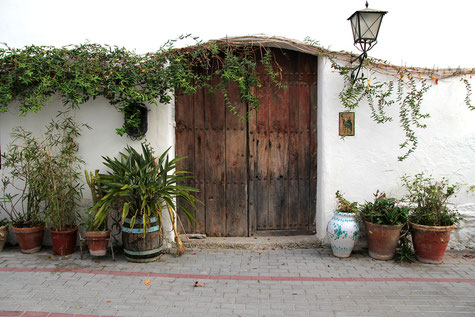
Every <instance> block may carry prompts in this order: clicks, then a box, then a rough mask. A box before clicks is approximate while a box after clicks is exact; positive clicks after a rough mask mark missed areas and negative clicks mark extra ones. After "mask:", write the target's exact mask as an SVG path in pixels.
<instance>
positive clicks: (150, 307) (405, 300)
mask: <svg viewBox="0 0 475 317" xmlns="http://www.w3.org/2000/svg"><path fill="white" fill-rule="evenodd" d="M148 281H150V284H149V285H146V284H148ZM196 281H198V282H199V283H200V284H201V286H200V287H195V283H196ZM40 312H45V313H40ZM60 313H61V314H60ZM66 314H68V315H66ZM80 314H82V315H80ZM85 315H87V316H90V315H95V316H100V315H102V316H105V315H113V316H139V317H140V316H144V317H145V316H235V317H237V316H241V317H246V316H272V317H276V316H475V260H474V259H472V258H468V257H463V256H462V254H458V253H449V254H448V255H447V256H446V260H445V262H444V263H443V264H441V265H429V264H422V263H413V264H408V265H401V264H397V263H394V262H392V261H391V262H383V261H376V260H372V259H371V258H369V257H368V256H367V255H365V254H364V253H363V252H361V253H356V254H353V255H352V256H351V257H350V258H348V259H338V258H335V257H333V256H332V255H331V251H330V250H329V249H323V248H322V249H297V250H260V251H259V250H257V251H256V250H253V251H248V250H226V249H222V250H195V251H190V250H189V251H188V252H187V253H185V255H183V256H182V257H179V258H174V257H173V256H172V255H168V254H167V255H163V256H162V257H161V259H160V260H159V261H157V262H154V263H148V264H137V263H129V262H127V261H126V260H125V259H124V258H123V257H122V256H118V257H117V259H116V261H112V260H111V259H110V257H106V258H99V259H95V258H90V257H88V256H87V257H85V258H84V260H81V259H80V257H79V252H76V253H75V254H73V255H72V256H70V257H67V258H65V257H58V256H54V255H52V252H51V250H45V251H41V252H40V253H37V254H33V255H26V254H21V253H20V252H19V250H18V249H7V250H5V251H4V252H0V316H22V317H28V316H30V317H31V316H49V317H66V316H71V317H72V316H85Z"/></svg>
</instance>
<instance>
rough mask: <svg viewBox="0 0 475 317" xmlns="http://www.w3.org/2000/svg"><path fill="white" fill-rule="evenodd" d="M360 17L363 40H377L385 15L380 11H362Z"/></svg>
mask: <svg viewBox="0 0 475 317" xmlns="http://www.w3.org/2000/svg"><path fill="white" fill-rule="evenodd" d="M360 17H361V19H360V26H361V29H360V32H361V34H360V38H361V39H362V40H367V41H368V40H369V41H375V40H376V38H377V36H378V31H379V27H380V26H381V20H382V18H383V15H382V14H381V13H379V12H378V13H376V12H361V13H360Z"/></svg>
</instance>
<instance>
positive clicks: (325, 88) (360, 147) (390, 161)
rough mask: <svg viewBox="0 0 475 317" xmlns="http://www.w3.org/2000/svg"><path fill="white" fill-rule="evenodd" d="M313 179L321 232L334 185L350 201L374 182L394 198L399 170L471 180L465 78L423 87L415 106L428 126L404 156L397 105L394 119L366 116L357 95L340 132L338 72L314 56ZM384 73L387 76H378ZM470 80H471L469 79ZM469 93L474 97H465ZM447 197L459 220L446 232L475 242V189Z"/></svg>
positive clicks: (472, 130)
mask: <svg viewBox="0 0 475 317" xmlns="http://www.w3.org/2000/svg"><path fill="white" fill-rule="evenodd" d="M318 76H319V77H318V83H319V85H318V98H319V99H318V108H319V109H318V118H317V122H318V174H317V175H318V180H317V217H316V219H317V235H318V237H319V238H321V239H324V238H325V230H326V224H327V222H328V221H329V220H330V218H331V217H332V215H333V210H334V208H335V205H336V202H335V192H336V191H337V190H340V191H342V192H343V193H344V194H345V197H346V198H347V199H348V200H351V201H358V202H360V203H363V202H364V201H365V200H371V199H372V197H373V196H372V194H373V193H374V192H375V191H376V190H377V189H379V190H382V191H385V192H386V193H388V194H390V195H392V196H395V197H397V198H400V197H401V196H402V195H403V194H404V190H403V188H402V186H401V185H402V183H401V181H400V177H401V176H402V175H404V174H408V175H414V174H416V173H418V172H421V171H423V172H425V173H426V174H432V175H433V176H434V177H435V178H441V177H444V176H445V177H447V178H449V180H450V181H452V182H460V183H468V184H472V185H473V184H475V111H470V110H469V109H468V108H467V106H466V105H465V103H464V98H465V86H464V84H463V83H462V82H460V78H453V79H446V80H440V81H439V84H438V85H437V86H436V85H435V84H434V87H432V88H431V89H430V90H429V91H428V92H427V94H426V95H425V98H424V101H423V104H422V110H423V112H428V113H430V115H431V117H430V118H429V119H427V120H426V122H427V125H428V126H427V128H426V129H419V130H417V132H416V133H417V135H418V138H419V146H418V149H417V150H416V151H415V152H414V153H413V154H412V155H411V156H410V157H409V158H407V159H406V160H405V161H403V162H399V161H398V160H397V156H398V155H401V154H403V153H404V152H403V151H402V150H400V149H399V144H400V143H402V141H403V140H404V134H403V131H402V128H401V127H400V125H399V121H398V117H397V116H398V108H397V106H393V108H394V109H393V110H392V111H391V112H390V113H391V114H392V115H393V117H394V121H393V122H390V123H386V124H384V125H380V124H377V123H375V122H374V121H373V120H372V119H371V117H370V109H369V106H368V104H367V103H366V102H363V103H362V104H361V105H360V106H359V107H358V108H357V109H356V110H355V113H356V114H355V121H356V130H355V136H352V137H346V138H345V139H344V140H341V139H340V137H339V135H338V113H339V112H342V111H344V109H343V106H341V104H340V102H339V99H338V93H339V92H340V91H341V89H342V87H343V80H342V78H341V77H340V75H339V74H338V73H336V72H332V69H331V62H330V61H329V60H328V59H326V58H319V74H318ZM379 78H380V79H383V80H384V79H386V80H388V79H389V78H388V77H384V76H380V77H379ZM470 80H471V83H472V86H474V85H475V80H474V79H470ZM472 99H473V98H472ZM454 203H455V204H456V205H457V207H458V209H459V211H460V212H461V214H462V215H463V216H465V218H466V220H465V221H464V222H463V223H462V224H461V226H460V227H461V228H460V229H459V230H457V231H455V232H454V233H453V235H452V240H451V244H450V245H451V247H454V248H457V249H464V248H475V239H474V238H475V195H474V194H473V193H470V194H468V193H466V191H461V192H460V193H459V194H458V195H457V197H456V199H454Z"/></svg>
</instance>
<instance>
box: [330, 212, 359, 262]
mask: <svg viewBox="0 0 475 317" xmlns="http://www.w3.org/2000/svg"><path fill="white" fill-rule="evenodd" d="M358 235H359V226H358V222H357V221H356V215H355V214H354V213H346V212H339V211H335V213H334V216H333V218H332V219H330V221H329V222H328V225H327V237H328V240H329V241H330V245H331V247H332V251H333V255H335V256H336V257H339V258H347V257H349V256H350V254H351V251H353V247H354V246H355V243H356V240H358Z"/></svg>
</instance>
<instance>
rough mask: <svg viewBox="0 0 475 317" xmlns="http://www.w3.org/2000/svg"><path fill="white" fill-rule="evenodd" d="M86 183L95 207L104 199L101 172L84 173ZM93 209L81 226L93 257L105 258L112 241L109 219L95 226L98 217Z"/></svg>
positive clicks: (83, 217)
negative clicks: (108, 224) (95, 219)
mask: <svg viewBox="0 0 475 317" xmlns="http://www.w3.org/2000/svg"><path fill="white" fill-rule="evenodd" d="M84 175H85V178H86V183H87V184H88V186H89V188H90V190H91V197H92V202H93V205H92V206H95V205H96V204H97V202H98V201H99V200H101V199H102V198H103V197H104V194H103V191H102V186H101V183H100V178H99V170H96V171H95V172H94V173H92V172H88V171H87V170H86V171H84ZM92 209H93V208H92V207H91V209H90V210H88V212H87V213H86V214H85V215H83V216H82V222H81V226H82V228H83V229H84V235H85V239H86V242H87V247H88V249H89V254H90V255H91V256H104V255H106V253H107V246H108V244H109V239H110V230H108V229H107V228H108V226H107V219H106V220H105V221H103V222H102V223H100V224H98V225H94V218H95V216H96V214H95V212H94V210H92Z"/></svg>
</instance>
